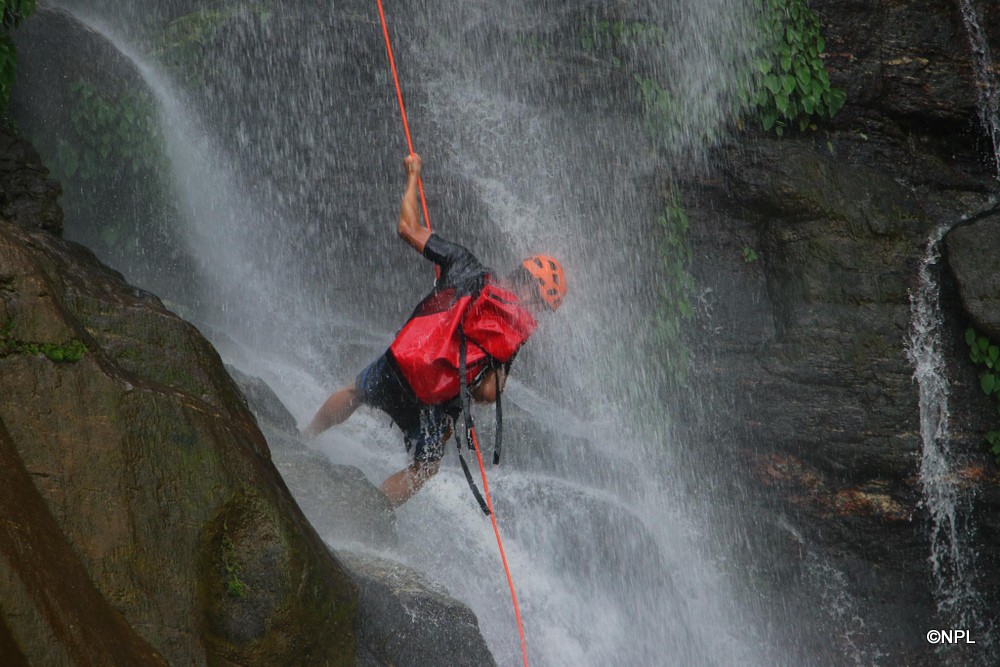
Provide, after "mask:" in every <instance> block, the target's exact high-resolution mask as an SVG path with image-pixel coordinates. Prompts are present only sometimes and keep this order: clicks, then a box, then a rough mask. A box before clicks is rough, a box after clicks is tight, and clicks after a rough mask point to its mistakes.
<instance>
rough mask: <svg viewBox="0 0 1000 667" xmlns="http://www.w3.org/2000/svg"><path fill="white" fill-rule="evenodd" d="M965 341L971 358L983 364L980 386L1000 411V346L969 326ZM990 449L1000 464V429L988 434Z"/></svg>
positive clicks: (980, 364)
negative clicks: (995, 402)
mask: <svg viewBox="0 0 1000 667" xmlns="http://www.w3.org/2000/svg"><path fill="white" fill-rule="evenodd" d="M965 343H966V345H968V346H969V360H970V361H972V363H973V364H975V365H977V366H982V367H983V371H982V372H981V373H980V374H979V388H980V389H982V390H983V393H984V394H986V395H987V396H989V397H991V398H993V399H994V400H995V401H997V410H998V412H1000V346H997V345H994V344H993V343H992V342H990V339H989V338H987V337H986V336H983V335H981V334H978V333H976V330H975V329H973V328H972V327H969V328H968V329H967V330H966V332H965ZM986 441H987V442H988V443H989V444H990V451H991V452H993V454H994V456H996V459H997V463H998V464H1000V431H990V432H989V433H987V434H986Z"/></svg>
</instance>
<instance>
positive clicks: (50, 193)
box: [0, 130, 63, 235]
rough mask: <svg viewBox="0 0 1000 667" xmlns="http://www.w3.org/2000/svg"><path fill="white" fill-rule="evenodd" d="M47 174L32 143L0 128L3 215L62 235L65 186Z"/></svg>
mask: <svg viewBox="0 0 1000 667" xmlns="http://www.w3.org/2000/svg"><path fill="white" fill-rule="evenodd" d="M48 175H49V172H48V169H46V168H45V167H44V166H43V165H42V161H41V159H40V158H39V157H38V153H37V152H35V149H34V148H33V147H32V146H31V145H30V144H29V143H27V142H26V141H24V140H22V139H20V138H18V137H17V136H15V135H14V134H13V133H11V132H9V131H6V130H0V216H2V217H3V218H6V219H7V220H10V221H11V222H13V223H14V224H15V225H19V226H21V227H24V228H37V229H44V230H45V231H47V232H52V233H53V234H57V235H58V234H62V229H63V214H62V209H61V208H59V202H58V199H59V195H60V194H61V193H62V188H61V186H60V185H59V183H57V182H56V181H53V180H51V179H49V178H48Z"/></svg>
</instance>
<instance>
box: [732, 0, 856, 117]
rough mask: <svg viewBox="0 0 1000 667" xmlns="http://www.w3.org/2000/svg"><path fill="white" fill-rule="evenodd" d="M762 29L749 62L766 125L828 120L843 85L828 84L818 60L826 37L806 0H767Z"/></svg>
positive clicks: (839, 103)
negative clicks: (759, 42) (755, 54)
mask: <svg viewBox="0 0 1000 667" xmlns="http://www.w3.org/2000/svg"><path fill="white" fill-rule="evenodd" d="M766 3H767V4H766V8H765V12H764V25H763V26H762V29H763V34H764V35H765V38H764V40H765V41H764V44H763V47H762V49H761V53H760V55H759V56H758V57H757V58H756V61H755V63H754V65H755V68H756V72H755V74H757V75H758V83H759V85H758V86H757V92H756V95H755V96H754V97H753V99H751V100H748V101H749V102H750V103H751V105H752V106H753V107H754V108H756V110H757V113H758V114H759V116H760V120H761V125H763V127H764V129H765V130H771V129H773V130H774V131H775V132H777V133H778V134H779V135H780V134H782V133H783V132H784V129H785V127H788V126H792V127H797V128H798V129H799V130H805V129H806V128H807V127H810V126H811V125H812V123H813V120H814V119H820V120H829V119H830V118H832V117H833V116H834V114H836V113H837V112H838V111H839V110H840V108H841V107H842V106H843V105H844V100H845V98H846V95H845V93H844V91H843V90H841V89H839V88H834V87H832V86H831V85H830V76H829V74H827V71H826V66H825V65H824V64H823V59H822V56H823V52H824V50H825V49H826V42H825V41H824V39H823V36H822V35H821V34H820V29H819V19H818V18H817V16H816V13H815V12H813V11H812V10H811V9H809V7H808V6H807V4H806V0H766Z"/></svg>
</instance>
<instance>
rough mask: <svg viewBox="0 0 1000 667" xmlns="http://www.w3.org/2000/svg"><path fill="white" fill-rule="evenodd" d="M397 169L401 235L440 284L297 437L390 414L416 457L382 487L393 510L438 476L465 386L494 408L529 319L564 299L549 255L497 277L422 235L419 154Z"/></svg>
mask: <svg viewBox="0 0 1000 667" xmlns="http://www.w3.org/2000/svg"><path fill="white" fill-rule="evenodd" d="M403 164H404V167H405V169H406V188H405V191H404V194H403V201H402V204H401V206H400V211H399V226H398V229H397V231H398V232H399V235H400V236H401V237H402V238H403V240H405V241H406V242H407V243H408V244H410V246H412V247H413V248H414V249H415V250H416V251H417V252H419V253H420V254H421V255H423V256H424V257H426V258H427V259H429V260H430V261H432V262H434V263H435V264H436V265H437V266H438V267H439V270H440V275H439V278H438V280H437V282H436V283H435V286H434V289H433V290H432V291H431V293H430V294H429V295H428V296H427V297H425V298H424V300H423V301H421V302H420V304H419V305H418V306H417V307H416V309H415V310H414V312H413V314H412V315H411V316H410V318H409V319H408V320H407V322H406V323H405V324H404V325H403V328H402V329H401V330H400V331H399V333H398V334H397V335H396V338H395V340H394V341H393V343H392V344H391V345H390V347H389V349H388V350H386V352H385V353H384V354H382V356H380V357H379V358H378V359H376V360H375V361H373V362H372V363H371V364H369V365H368V367H367V368H365V369H364V370H363V371H361V373H359V374H358V376H357V378H356V379H355V380H354V382H353V383H352V384H350V385H348V386H346V387H344V388H342V389H340V390H339V391H337V392H335V393H334V394H332V395H331V396H330V397H329V398H328V399H327V400H326V402H324V403H323V405H322V406H321V407H320V409H319V411H318V412H317V413H316V416H315V417H313V420H312V421H311V422H310V423H309V425H308V426H306V427H305V428H304V429H303V430H302V435H303V437H305V438H313V437H315V436H317V435H318V434H320V433H322V432H323V431H325V430H326V429H328V428H330V427H331V426H334V425H336V424H340V423H341V422H343V421H344V420H346V419H347V418H348V417H350V416H351V414H353V413H354V411H355V410H356V409H357V408H358V406H360V405H369V406H372V407H376V408H379V409H381V410H383V411H384V412H386V413H387V414H388V415H389V416H390V417H391V418H392V420H393V422H395V424H396V425H397V426H398V427H399V428H400V430H402V431H403V436H404V440H405V443H406V448H407V450H408V451H409V450H410V449H412V450H413V462H412V463H411V464H410V465H409V466H407V467H406V468H404V469H403V470H400V471H399V472H397V473H395V474H393V475H391V476H389V477H388V478H387V479H386V480H385V481H384V482H383V483H382V485H381V487H380V488H381V489H382V491H383V493H385V495H386V496H387V497H388V498H389V501H390V503H391V504H392V505H393V507H398V506H399V505H402V504H403V503H404V502H406V501H407V500H408V499H409V498H410V497H411V496H412V495H413V494H414V493H416V492H417V491H418V490H419V489H420V488H421V487H422V486H423V485H424V484H425V483H426V482H427V480H429V479H430V478H431V477H433V476H434V475H435V474H436V473H437V471H438V468H439V467H440V461H441V457H442V456H443V454H444V445H445V442H447V440H448V438H449V437H450V435H451V432H452V428H453V425H454V422H455V420H456V418H457V417H458V415H459V413H460V412H461V410H462V400H461V398H462V397H461V396H460V395H459V394H460V388H461V386H462V385H463V384H467V385H468V393H469V394H470V395H471V398H472V399H473V400H475V401H476V402H479V403H492V402H494V401H496V400H497V399H498V398H499V394H500V392H502V391H503V388H504V385H505V383H506V380H507V373H508V372H509V370H510V364H511V362H512V361H513V359H514V356H515V355H516V354H517V351H518V349H519V348H520V347H521V345H523V344H524V342H525V341H527V339H528V337H529V336H530V335H531V333H532V332H533V331H534V329H535V326H536V322H535V319H534V315H535V314H537V313H539V312H544V311H555V310H556V309H557V308H558V307H559V306H560V304H561V303H562V300H563V298H564V297H565V295H566V281H565V278H564V276H563V270H562V267H561V266H560V265H559V263H558V262H556V261H555V260H554V259H552V258H551V257H548V256H545V255H537V256H534V257H531V258H529V259H526V260H524V262H523V263H522V264H521V265H520V266H518V267H517V268H516V269H514V271H512V272H511V273H509V274H508V275H507V276H505V277H503V278H500V279H495V278H494V277H493V275H492V272H491V271H490V270H489V269H488V268H486V267H484V266H483V265H482V264H480V263H479V260H478V259H476V257H475V256H474V255H473V254H472V253H471V252H469V251H468V250H466V249H465V248H463V247H462V246H460V245H457V244H454V243H451V242H449V241H446V240H444V239H443V238H441V237H440V236H439V235H437V234H436V233H432V232H431V231H430V230H428V229H427V228H425V227H423V226H422V225H421V224H420V220H419V218H418V214H417V190H418V183H419V179H420V171H421V166H422V163H421V159H420V156H419V155H417V154H416V153H414V154H411V155H409V156H407V157H406V159H404V161H403ZM460 356H461V357H464V358H460ZM461 367H465V368H466V382H465V383H463V382H462V381H461V378H460V377H459V376H460V371H459V368H461Z"/></svg>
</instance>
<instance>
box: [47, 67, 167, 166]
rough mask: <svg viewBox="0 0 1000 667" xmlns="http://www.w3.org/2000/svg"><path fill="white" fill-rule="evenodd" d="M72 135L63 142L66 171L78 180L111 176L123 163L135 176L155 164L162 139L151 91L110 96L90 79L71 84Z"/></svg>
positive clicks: (62, 159)
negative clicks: (68, 139) (104, 93)
mask: <svg viewBox="0 0 1000 667" xmlns="http://www.w3.org/2000/svg"><path fill="white" fill-rule="evenodd" d="M69 89H70V95H71V97H72V99H73V100H74V101H75V104H74V106H73V109H72V111H71V112H70V122H71V125H72V135H71V136H72V138H73V139H74V141H65V140H64V141H62V142H61V143H60V145H59V148H58V156H59V161H60V163H61V164H60V166H61V167H62V169H61V171H62V173H63V174H65V175H66V176H70V177H76V181H77V182H80V181H83V182H84V183H88V184H89V183H94V182H97V181H102V180H107V177H108V176H109V175H111V173H113V172H115V173H117V172H120V170H122V169H124V170H127V171H128V172H130V173H131V174H132V175H133V176H138V175H142V174H147V173H150V172H152V171H153V170H155V169H156V166H157V165H158V164H159V163H160V159H161V151H160V146H161V140H160V133H159V128H158V126H157V123H156V116H155V113H154V110H153V102H152V100H150V99H149V98H148V96H146V95H133V94H128V95H122V96H121V98H119V99H118V100H110V99H107V98H106V97H105V96H103V95H101V94H100V93H99V92H98V90H97V88H96V87H95V86H94V85H93V84H91V83H89V82H87V81H77V82H75V83H72V84H70V88H69Z"/></svg>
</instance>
